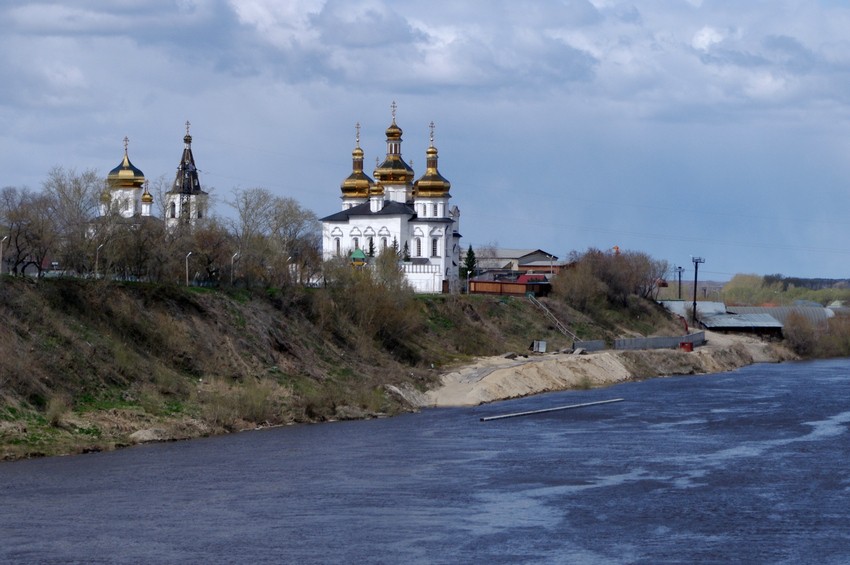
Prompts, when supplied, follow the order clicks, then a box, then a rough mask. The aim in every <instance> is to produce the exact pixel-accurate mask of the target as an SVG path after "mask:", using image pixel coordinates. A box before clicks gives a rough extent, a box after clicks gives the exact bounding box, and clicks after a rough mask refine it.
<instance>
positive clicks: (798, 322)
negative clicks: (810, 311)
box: [782, 312, 818, 357]
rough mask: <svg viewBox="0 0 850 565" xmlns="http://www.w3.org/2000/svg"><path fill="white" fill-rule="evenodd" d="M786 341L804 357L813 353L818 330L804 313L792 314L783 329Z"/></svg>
mask: <svg viewBox="0 0 850 565" xmlns="http://www.w3.org/2000/svg"><path fill="white" fill-rule="evenodd" d="M782 331H783V333H784V335H785V341H786V343H787V344H788V346H789V347H790V348H791V349H793V350H794V352H795V353H797V354H798V355H801V356H803V357H808V356H810V355H812V354H813V353H814V351H815V346H816V345H817V338H818V336H817V330H816V329H815V327H814V326H813V325H812V324H811V322H809V321H808V320H807V319H806V318H805V317H804V316H803V315H802V314H798V313H796V312H794V313H792V314H790V315H789V316H788V318H787V319H786V320H785V325H784V327H783V329H782Z"/></svg>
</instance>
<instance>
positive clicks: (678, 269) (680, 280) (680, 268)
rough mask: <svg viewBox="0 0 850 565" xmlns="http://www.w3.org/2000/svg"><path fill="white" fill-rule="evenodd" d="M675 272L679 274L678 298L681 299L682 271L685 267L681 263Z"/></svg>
mask: <svg viewBox="0 0 850 565" xmlns="http://www.w3.org/2000/svg"><path fill="white" fill-rule="evenodd" d="M675 270H676V273H677V274H678V275H679V300H681V299H682V273H683V272H685V268H684V267H682V266H681V265H680V266H678V267H676V269H675Z"/></svg>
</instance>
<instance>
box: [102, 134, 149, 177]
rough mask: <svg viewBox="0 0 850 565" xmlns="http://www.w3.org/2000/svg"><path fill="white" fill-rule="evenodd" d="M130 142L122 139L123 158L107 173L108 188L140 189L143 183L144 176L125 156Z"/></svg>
mask: <svg viewBox="0 0 850 565" xmlns="http://www.w3.org/2000/svg"><path fill="white" fill-rule="evenodd" d="M129 142H130V140H129V139H127V138H126V137H125V138H124V158H123V159H122V160H121V164H120V165H118V166H117V167H115V168H114V169H112V170H111V171H109V174H108V175H107V176H106V181H107V182H108V183H109V186H110V188H141V186H142V184H144V182H145V174H144V173H143V172H142V171H141V170H139V169H138V168H136V167H135V166H133V163H131V162H130V157H128V155H127V145H128V144H129Z"/></svg>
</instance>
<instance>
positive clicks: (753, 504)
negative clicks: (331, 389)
mask: <svg viewBox="0 0 850 565" xmlns="http://www.w3.org/2000/svg"><path fill="white" fill-rule="evenodd" d="M610 398H623V399H624V401H623V402H619V403H614V404H606V405H600V406H593V407H587V408H581V409H576V410H567V411H562V412H550V413H547V414H541V415H536V416H528V417H522V418H512V419H507V420H498V421H489V422H481V421H479V419H480V418H481V417H484V416H492V415H497V414H502V413H510V412H517V411H523V410H535V409H543V408H549V407H554V406H561V405H569V404H576V403H584V402H592V401H598V400H605V399H610ZM848 425H850V360H846V359H844V360H831V361H817V362H806V363H786V364H781V365H754V366H751V367H747V368H745V369H742V370H739V371H735V372H732V373H724V374H719V375H707V376H690V377H675V378H662V379H653V380H648V381H644V382H638V383H628V384H623V385H618V386H615V387H611V388H607V389H597V390H590V391H571V392H563V393H553V394H547V395H540V396H536V397H533V398H527V399H521V400H515V401H510V402H501V403H494V404H490V405H487V406H480V407H476V408H464V409H434V410H426V411H423V412H422V413H419V414H409V415H404V416H400V417H396V418H391V419H386V420H371V421H362V422H342V423H334V424H321V425H305V426H294V427H287V428H279V429H272V430H264V431H259V432H249V433H242V434H236V435H231V436H225V437H218V438H209V439H202V440H196V441H188V442H179V443H169V444H157V445H146V446H140V447H136V448H131V449H125V450H122V451H117V452H112V453H99V454H90V455H82V456H75V457H61V458H51V459H41V460H33V461H20V462H14V463H4V464H0V562H4V563H5V562H11V563H18V562H20V563H68V562H81V563H177V562H180V563H647V564H648V563H818V564H821V563H823V564H829V563H835V564H838V563H850V470H848V461H850V458H848V455H850V434H848Z"/></svg>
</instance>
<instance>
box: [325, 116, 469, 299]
mask: <svg viewBox="0 0 850 565" xmlns="http://www.w3.org/2000/svg"><path fill="white" fill-rule="evenodd" d="M386 134H387V156H386V159H384V162H383V163H381V164H380V165H377V167H376V168H375V171H374V173H373V176H374V180H372V179H371V178H370V177H369V176H368V175H367V174H366V173H364V172H363V156H364V153H363V150H362V149H361V148H360V124H357V126H356V137H355V140H356V142H355V147H354V151H352V153H351V156H352V172H351V174H350V175H349V176H348V178H346V179H345V180H344V181H343V182H342V186H341V189H342V210H341V211H340V212H337V213H336V214H332V215H330V216H327V217H325V218H322V220H321V222H322V250H323V255H324V258H325V259H330V258H331V257H334V256H350V255H351V254H352V253H353V252H354V251H355V250H357V249H360V250H362V251H363V252H365V253H369V251H374V254H375V255H378V254H380V253H381V252H382V251H383V250H385V249H387V248H390V247H395V248H396V249H398V252H399V254H400V255H401V256H402V257H403V258H404V261H403V262H402V264H401V268H402V269H403V271H404V274H405V276H406V278H407V280H408V282H409V283H410V285H411V286H412V287H413V289H414V290H415V291H416V292H420V293H439V292H458V290H459V288H460V280H459V278H458V268H459V265H460V233H459V228H460V211H459V210H458V208H457V206H450V200H451V194H449V189H450V188H451V183H450V182H449V181H448V180H446V179H445V178H444V177H443V176H442V175H441V174H440V172H439V170H438V168H437V148H436V147H434V123H433V122H432V123H431V136H430V145H429V146H428V149H427V150H426V152H425V156H426V159H425V173H424V174H423V175H422V176H421V177H420V178H419V180H417V181H415V182H414V180H413V178H414V172H413V168H412V167H411V166H410V165H408V164H407V163H406V162H405V161H404V159H402V155H401V141H402V139H401V135H402V130H401V128H400V127H398V125H397V124H396V104H395V102H393V104H392V123H391V124H390V126H389V127H388V128H387V131H386Z"/></svg>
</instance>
